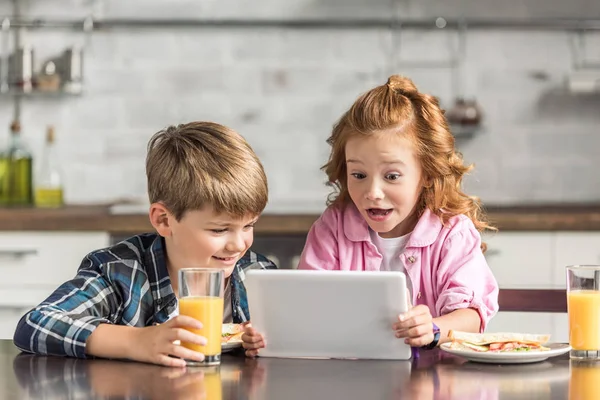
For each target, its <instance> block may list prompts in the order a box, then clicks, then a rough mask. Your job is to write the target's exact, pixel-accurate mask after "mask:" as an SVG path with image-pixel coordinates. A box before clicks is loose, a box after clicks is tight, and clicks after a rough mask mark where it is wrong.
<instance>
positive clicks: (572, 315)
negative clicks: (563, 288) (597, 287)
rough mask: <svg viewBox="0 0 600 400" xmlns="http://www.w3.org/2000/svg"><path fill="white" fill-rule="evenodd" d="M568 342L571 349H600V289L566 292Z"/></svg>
mask: <svg viewBox="0 0 600 400" xmlns="http://www.w3.org/2000/svg"><path fill="white" fill-rule="evenodd" d="M567 308H568V311H569V344H570V345H571V347H573V350H600V291H594V290H574V291H571V292H569V293H568V294H567Z"/></svg>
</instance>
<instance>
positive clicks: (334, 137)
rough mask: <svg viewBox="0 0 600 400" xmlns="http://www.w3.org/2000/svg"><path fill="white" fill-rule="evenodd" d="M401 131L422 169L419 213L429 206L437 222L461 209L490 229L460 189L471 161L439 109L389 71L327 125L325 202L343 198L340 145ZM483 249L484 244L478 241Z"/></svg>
mask: <svg viewBox="0 0 600 400" xmlns="http://www.w3.org/2000/svg"><path fill="white" fill-rule="evenodd" d="M384 131H385V132H390V133H393V134H401V135H406V136H407V137H408V138H410V139H411V140H412V142H413V144H414V145H415V149H416V152H417V156H418V158H419V160H420V162H421V167H422V169H423V174H424V178H425V179H424V182H426V183H424V186H423V190H422V193H421V199H420V203H419V205H418V213H419V215H420V214H421V213H422V212H423V211H424V210H425V209H426V208H428V209H430V210H431V211H432V212H433V213H435V214H436V215H438V216H439V217H440V219H441V221H442V223H444V224H446V223H447V222H448V220H449V219H450V218H451V217H453V216H455V215H460V214H464V215H466V216H467V217H469V218H470V219H471V221H473V224H474V225H475V227H476V228H477V230H478V231H479V232H483V231H484V230H486V229H489V230H496V229H495V228H494V227H492V226H491V225H490V224H488V222H487V220H486V217H485V214H484V212H483V210H482V208H481V202H480V200H479V199H478V198H477V197H474V196H469V195H467V194H465V193H464V192H463V191H462V188H461V183H462V179H463V176H464V175H465V174H466V173H467V172H469V171H470V170H471V169H472V168H473V166H472V165H468V166H467V165H464V163H463V159H462V155H461V154H460V153H458V152H457V151H456V149H455V146H454V136H453V135H452V133H451V132H450V129H449V127H448V123H447V121H446V118H445V116H444V111H443V110H442V109H441V108H440V105H439V101H438V99H437V98H436V97H434V96H431V95H428V94H425V93H420V92H419V91H418V90H417V88H416V86H415V85H414V84H413V82H412V80H410V79H409V78H406V77H403V76H399V75H392V76H391V77H389V79H388V81H387V83H386V84H385V85H381V86H378V87H376V88H374V89H371V90H370V91H368V92H367V93H365V94H363V95H361V96H360V97H359V98H358V99H357V100H356V101H355V102H354V104H353V105H352V106H351V107H350V109H349V110H348V111H346V113H344V115H342V117H341V118H340V120H339V121H338V122H337V124H336V125H335V126H334V128H333V132H332V134H331V136H330V137H329V138H328V139H327V143H329V145H331V154H330V156H329V161H328V162H327V164H325V165H324V166H323V168H322V169H323V170H324V171H325V173H326V174H327V177H328V180H329V185H331V186H333V187H334V188H335V190H334V192H333V193H332V194H331V195H330V197H329V199H328V205H333V206H339V205H345V204H348V203H349V202H350V201H351V199H350V196H349V194H348V184H347V171H346V156H345V148H346V143H347V141H348V139H349V138H350V137H352V136H355V135H364V136H368V135H373V134H375V133H378V132H384ZM482 247H483V249H484V250H485V244H483V245H482Z"/></svg>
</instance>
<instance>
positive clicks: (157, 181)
mask: <svg viewBox="0 0 600 400" xmlns="http://www.w3.org/2000/svg"><path fill="white" fill-rule="evenodd" d="M146 174H147V178H148V194H149V198H150V203H151V206H150V211H149V216H150V221H151V223H152V225H153V226H154V228H155V230H156V232H157V233H147V234H142V235H137V236H133V237H131V238H129V239H127V240H124V241H122V242H120V243H118V244H116V245H114V246H112V247H109V248H106V249H100V250H97V251H94V252H91V253H90V254H88V255H87V256H86V257H85V258H84V260H83V262H82V263H81V266H80V267H79V269H78V272H77V275H76V276H75V277H74V278H73V279H71V280H70V281H67V282H65V283H64V284H62V285H61V286H60V287H59V288H58V289H56V290H55V291H54V293H52V294H51V295H50V296H49V297H48V298H47V299H46V300H45V301H43V302H42V303H41V304H40V305H39V306H37V307H36V308H34V309H32V310H31V311H29V312H27V313H26V314H25V315H24V316H23V317H22V318H21V320H20V321H19V324H18V325H17V329H16V331H15V335H14V342H15V344H16V345H17V347H19V348H20V349H21V350H23V351H26V352H31V353H37V354H44V355H46V354H49V355H62V356H72V357H80V358H84V357H87V356H98V357H106V358H127V359H131V360H136V361H143V362H150V363H155V364H162V365H167V366H184V365H185V361H184V359H190V360H199V361H201V360H203V358H204V355H203V354H201V353H198V352H195V351H192V350H189V349H186V348H184V347H183V346H178V345H176V344H174V343H173V342H174V341H175V340H182V341H188V342H192V343H198V344H204V343H205V340H206V339H205V338H203V337H201V336H198V335H195V334H193V333H191V332H190V331H188V330H186V328H194V327H198V326H199V325H198V324H199V323H200V322H199V321H196V320H194V319H192V318H190V317H187V316H178V315H177V314H178V306H177V304H178V302H177V297H176V293H177V272H178V271H179V269H181V268H187V267H204V268H218V269H224V270H225V276H226V285H225V309H224V322H234V323H241V322H244V321H247V320H249V318H250V315H249V312H248V302H247V297H246V290H245V287H244V283H243V280H244V270H246V269H248V268H250V267H252V268H276V266H275V265H274V264H273V263H272V262H271V261H269V260H268V259H266V258H265V257H263V256H261V255H259V254H256V253H254V252H252V251H250V250H249V248H250V246H251V245H252V241H253V226H254V224H255V223H256V220H257V218H258V216H259V215H260V213H261V212H262V211H263V210H264V208H265V206H266V204H267V197H268V187H267V179H266V176H265V172H264V170H263V167H262V164H261V163H260V161H259V159H258V157H257V156H256V154H255V153H254V151H253V150H252V148H251V147H250V145H249V144H248V143H247V142H246V141H245V140H244V138H243V137H241V136H240V135H239V134H238V133H236V132H235V131H233V130H231V129H229V128H227V127H225V126H222V125H219V124H216V123H212V122H192V123H188V124H184V125H179V126H171V127H169V128H167V129H165V130H162V131H160V132H158V133H156V134H155V135H154V136H153V137H152V138H151V139H150V142H149V144H148V155H147V158H146ZM172 356H174V357H172Z"/></svg>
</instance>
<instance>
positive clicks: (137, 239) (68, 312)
mask: <svg viewBox="0 0 600 400" xmlns="http://www.w3.org/2000/svg"><path fill="white" fill-rule="evenodd" d="M253 268H260V269H273V268H277V267H276V266H275V264H273V263H272V262H271V261H269V260H268V259H267V258H265V257H264V256H261V255H259V254H257V253H254V252H252V251H248V252H246V254H245V255H244V256H243V257H242V258H241V259H240V260H239V261H238V262H237V264H236V266H235V268H234V270H233V273H232V274H231V279H230V280H229V281H230V285H231V287H230V289H231V302H232V317H233V322H234V323H241V322H244V321H248V320H250V313H249V311H248V299H247V296H246V288H245V287H244V283H243V282H244V279H245V273H244V271H247V270H248V269H253ZM176 308H177V298H176V297H175V293H174V292H173V287H172V286H171V280H170V278H169V273H168V271H167V264H166V260H165V251H164V242H163V239H162V238H161V237H160V236H158V235H156V234H154V233H147V234H142V235H138V236H133V237H131V238H129V239H127V240H124V241H122V242H120V243H117V244H116V245H114V246H112V247H108V248H106V249H101V250H97V251H94V252H92V253H90V254H88V255H87V256H86V257H85V258H84V260H83V262H82V263H81V266H80V267H79V270H78V272H77V275H76V276H75V278H73V279H72V280H70V281H68V282H65V283H63V284H62V285H61V286H60V287H59V288H58V289H56V290H55V291H54V293H52V294H51V295H50V296H49V297H48V298H47V299H46V300H44V301H43V302H42V303H41V304H40V305H39V306H37V307H36V308H34V309H33V310H31V311H29V312H28V313H27V314H25V315H24V316H23V317H22V318H21V320H20V321H19V323H18V325H17V329H16V331H15V336H14V343H15V345H16V346H17V347H18V348H19V349H21V350H23V351H26V352H30V353H36V354H43V355H60V356H71V357H79V358H85V357H86V354H85V345H86V341H87V338H88V337H89V336H90V334H91V333H92V332H93V331H94V329H95V328H96V327H97V326H98V325H99V324H102V323H107V324H114V325H127V326H137V327H144V326H150V325H153V324H155V323H163V322H166V321H167V320H168V319H169V314H170V313H171V312H173V311H174V310H175V309H176Z"/></svg>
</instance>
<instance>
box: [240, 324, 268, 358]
mask: <svg viewBox="0 0 600 400" xmlns="http://www.w3.org/2000/svg"><path fill="white" fill-rule="evenodd" d="M242 342H243V344H242V345H243V346H244V350H246V357H256V356H257V355H258V352H259V350H260V349H262V348H264V347H265V345H266V342H265V338H264V337H263V335H261V334H260V333H258V331H257V330H256V329H254V328H253V327H252V325H250V323H247V324H246V325H245V326H244V334H243V335H242Z"/></svg>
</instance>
